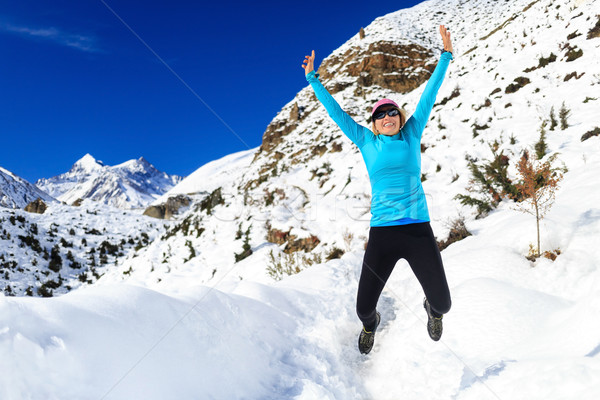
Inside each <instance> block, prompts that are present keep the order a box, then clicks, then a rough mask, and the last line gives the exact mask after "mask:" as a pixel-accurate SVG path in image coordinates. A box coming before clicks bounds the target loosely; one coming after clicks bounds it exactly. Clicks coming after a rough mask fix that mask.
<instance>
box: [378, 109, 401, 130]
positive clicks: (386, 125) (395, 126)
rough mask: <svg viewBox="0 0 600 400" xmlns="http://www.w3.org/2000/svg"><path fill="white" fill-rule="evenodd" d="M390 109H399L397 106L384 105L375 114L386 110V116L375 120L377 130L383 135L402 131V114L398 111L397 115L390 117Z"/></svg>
mask: <svg viewBox="0 0 600 400" xmlns="http://www.w3.org/2000/svg"><path fill="white" fill-rule="evenodd" d="M389 110H397V108H396V107H393V106H382V107H380V108H378V109H377V112H375V114H377V113H379V112H382V111H385V116H384V117H383V118H382V119H375V120H374V123H375V130H376V131H377V133H379V134H381V135H386V136H394V135H395V134H397V133H398V132H400V128H402V124H401V115H400V113H398V114H397V115H395V116H393V117H390V116H389V115H388V114H387V111H389Z"/></svg>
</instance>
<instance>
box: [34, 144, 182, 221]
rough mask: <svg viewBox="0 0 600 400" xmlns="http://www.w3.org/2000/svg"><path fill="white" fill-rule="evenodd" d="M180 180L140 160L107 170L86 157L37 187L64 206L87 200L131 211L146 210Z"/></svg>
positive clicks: (38, 182) (144, 160) (96, 161)
mask: <svg viewBox="0 0 600 400" xmlns="http://www.w3.org/2000/svg"><path fill="white" fill-rule="evenodd" d="M181 179H182V178H181V177H179V176H176V175H169V174H167V173H165V172H161V171H159V170H157V169H156V168H155V167H154V166H153V165H152V164H150V163H149V162H148V161H146V159H145V158H143V157H141V158H139V159H137V160H129V161H126V162H124V163H122V164H119V165H115V166H108V165H104V164H103V163H102V162H101V161H98V160H96V159H95V158H94V157H92V156H91V155H90V154H86V155H85V156H83V157H82V158H81V159H80V160H79V161H77V162H76V163H75V164H73V166H72V167H71V169H70V170H69V172H66V173H64V174H61V175H58V176H55V177H52V178H49V179H40V180H38V181H37V182H36V186H37V187H38V188H39V189H41V190H43V191H45V192H46V193H49V194H50V195H51V196H52V197H55V198H56V199H58V200H60V201H63V202H65V203H67V204H73V203H74V202H76V201H77V200H79V199H90V200H93V201H97V202H100V203H103V204H107V205H111V206H113V207H117V208H124V209H131V208H141V207H145V206H146V205H147V204H149V203H151V202H152V201H154V200H155V199H157V198H158V197H160V196H161V195H163V194H164V193H166V192H167V191H169V190H170V189H171V188H172V187H173V186H175V185H176V184H177V183H178V182H179V181H181Z"/></svg>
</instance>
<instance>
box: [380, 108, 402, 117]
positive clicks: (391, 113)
mask: <svg viewBox="0 0 600 400" xmlns="http://www.w3.org/2000/svg"><path fill="white" fill-rule="evenodd" d="M385 114H387V115H389V116H390V117H395V116H396V115H398V114H400V111H398V109H396V108H390V109H389V110H387V111H380V112H378V113H375V114H373V119H383V118H385Z"/></svg>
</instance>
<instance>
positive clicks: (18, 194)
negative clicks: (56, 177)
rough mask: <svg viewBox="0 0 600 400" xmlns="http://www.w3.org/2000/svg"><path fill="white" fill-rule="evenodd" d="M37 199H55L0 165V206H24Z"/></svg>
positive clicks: (47, 200) (49, 200)
mask: <svg viewBox="0 0 600 400" xmlns="http://www.w3.org/2000/svg"><path fill="white" fill-rule="evenodd" d="M37 199H42V200H43V201H46V202H51V201H55V200H54V199H53V198H52V197H51V196H49V195H48V194H47V193H45V192H43V191H42V190H40V189H38V188H37V187H35V186H34V185H32V184H31V183H29V182H27V181H26V180H25V179H23V178H21V177H18V176H17V175H15V174H13V173H12V172H10V171H7V170H5V169H4V168H2V167H0V207H8V208H24V207H25V206H26V205H27V204H29V203H31V202H32V201H35V200H37Z"/></svg>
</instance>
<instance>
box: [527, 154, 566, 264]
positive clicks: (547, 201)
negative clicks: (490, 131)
mask: <svg viewBox="0 0 600 400" xmlns="http://www.w3.org/2000/svg"><path fill="white" fill-rule="evenodd" d="M555 159H556V155H555V156H553V157H550V159H549V160H548V161H546V162H544V163H540V162H532V161H531V160H530V158H529V153H528V152H527V151H525V152H524V153H523V156H522V157H521V159H520V160H519V163H518V164H517V170H518V172H519V177H520V178H521V181H520V182H519V183H517V185H516V187H517V189H518V191H519V193H521V194H522V202H520V203H517V207H518V208H519V210H520V211H523V212H526V213H529V214H531V215H533V216H535V220H536V227H537V249H536V250H537V251H536V254H535V255H536V256H537V257H539V256H540V220H541V219H542V218H544V216H545V214H546V213H547V212H548V210H549V209H550V207H552V205H553V204H554V197H555V193H556V189H557V188H558V183H559V182H560V181H561V179H562V177H563V175H562V171H560V170H559V169H557V168H554V167H553V166H552V163H553V162H554V160H555ZM523 204H524V205H523ZM530 253H531V252H530Z"/></svg>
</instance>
